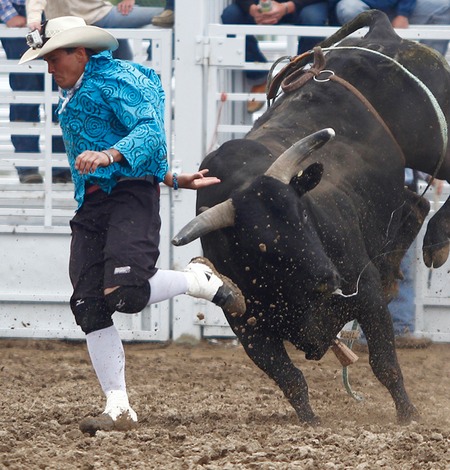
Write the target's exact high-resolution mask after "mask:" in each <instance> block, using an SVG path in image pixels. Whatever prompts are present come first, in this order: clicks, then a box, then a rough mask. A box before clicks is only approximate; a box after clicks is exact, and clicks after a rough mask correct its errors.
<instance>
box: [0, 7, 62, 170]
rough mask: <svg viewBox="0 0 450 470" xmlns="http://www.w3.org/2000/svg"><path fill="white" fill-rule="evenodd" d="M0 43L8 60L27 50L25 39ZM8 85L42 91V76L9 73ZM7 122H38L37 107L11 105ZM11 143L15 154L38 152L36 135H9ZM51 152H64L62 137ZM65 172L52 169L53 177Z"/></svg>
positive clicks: (22, 168) (20, 89)
mask: <svg viewBox="0 0 450 470" xmlns="http://www.w3.org/2000/svg"><path fill="white" fill-rule="evenodd" d="M16 8H17V6H16ZM23 14H24V15H25V12H23ZM1 41H2V45H3V49H4V50H5V53H6V57H7V58H8V59H19V58H20V57H22V55H23V53H24V52H25V51H27V50H28V46H27V43H26V41H25V39H22V38H3V39H2V40H1ZM9 84H10V87H11V90H13V91H43V90H44V76H43V74H39V73H32V74H29V73H27V74H25V73H11V74H10V75H9ZM53 84H54V87H55V88H54V89H56V84H55V83H53ZM53 112H54V111H53ZM9 120H10V122H39V121H40V116H39V105H38V104H11V105H10V107H9ZM55 121H56V118H55ZM11 142H12V144H13V146H14V149H15V152H16V153H39V152H40V148H39V136H38V135H11ZM52 151H53V152H58V153H65V152H66V150H65V148H64V143H63V140H62V137H60V136H54V137H53V138H52ZM67 171H69V170H68V169H67V168H53V176H56V175H60V174H62V173H66V172H67ZM37 172H38V170H37V168H36V167H17V173H18V174H19V175H26V174H31V173H37Z"/></svg>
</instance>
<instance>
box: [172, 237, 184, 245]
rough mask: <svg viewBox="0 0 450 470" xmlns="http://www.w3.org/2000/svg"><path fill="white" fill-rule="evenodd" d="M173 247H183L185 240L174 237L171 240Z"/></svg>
mask: <svg viewBox="0 0 450 470" xmlns="http://www.w3.org/2000/svg"><path fill="white" fill-rule="evenodd" d="M171 243H172V245H174V246H181V245H182V244H183V240H182V239H181V238H179V237H177V236H175V237H173V238H172V240H171Z"/></svg>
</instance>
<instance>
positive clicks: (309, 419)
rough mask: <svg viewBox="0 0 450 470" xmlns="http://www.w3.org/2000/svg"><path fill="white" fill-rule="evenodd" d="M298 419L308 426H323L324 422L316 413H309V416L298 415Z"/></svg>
mask: <svg viewBox="0 0 450 470" xmlns="http://www.w3.org/2000/svg"><path fill="white" fill-rule="evenodd" d="M297 416H298V419H299V421H300V422H301V423H302V424H308V425H309V426H312V427H316V426H320V425H321V424H322V420H321V419H320V418H319V417H318V416H316V415H315V414H314V413H308V415H307V416H305V414H304V413H303V414H302V413H297Z"/></svg>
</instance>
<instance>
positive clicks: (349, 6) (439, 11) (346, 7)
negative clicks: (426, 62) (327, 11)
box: [336, 0, 450, 56]
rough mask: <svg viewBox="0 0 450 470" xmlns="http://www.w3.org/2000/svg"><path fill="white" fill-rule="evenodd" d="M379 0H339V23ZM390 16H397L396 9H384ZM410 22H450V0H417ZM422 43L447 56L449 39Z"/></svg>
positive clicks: (419, 23)
mask: <svg viewBox="0 0 450 470" xmlns="http://www.w3.org/2000/svg"><path fill="white" fill-rule="evenodd" d="M378 5H379V0H378V1H377V0H365V1H362V0H339V2H338V3H337V4H336V17H337V20H338V22H339V24H344V23H347V22H348V21H350V20H352V19H353V18H354V17H355V16H357V15H359V14H360V13H362V12H363V11H366V10H370V9H372V8H377V6H378ZM384 11H385V13H386V14H387V15H388V16H389V18H391V19H393V18H394V17H395V16H396V13H395V11H392V10H384ZM409 23H410V24H417V25H446V26H448V25H449V24H450V0H417V1H416V6H415V7H414V10H413V11H412V14H411V15H410V17H409ZM421 43H422V44H426V45H427V46H429V47H432V48H433V49H435V50H437V51H438V52H440V53H441V54H442V55H444V56H445V54H446V52H447V48H448V41H439V40H428V41H426V40H424V41H421Z"/></svg>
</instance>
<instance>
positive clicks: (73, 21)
mask: <svg viewBox="0 0 450 470" xmlns="http://www.w3.org/2000/svg"><path fill="white" fill-rule="evenodd" d="M42 34H43V37H42V39H43V42H44V44H43V45H42V47H36V48H32V47H31V48H30V49H28V51H26V52H25V54H24V55H23V56H22V58H21V59H20V61H19V64H24V63H25V62H29V61H30V60H34V59H38V58H39V57H43V56H45V55H46V54H48V53H49V52H52V51H54V50H56V49H65V48H68V47H85V48H87V49H92V50H94V51H95V52H97V53H98V52H102V51H106V50H111V51H115V50H116V49H117V47H118V46H119V43H118V42H117V39H116V38H115V37H114V36H113V35H112V34H110V33H108V32H107V31H105V30H104V29H101V28H98V27H97V26H87V25H86V22H85V21H84V20H83V18H79V17H77V16H61V17H59V18H53V19H51V20H48V21H47V23H46V24H45V28H43V32H42Z"/></svg>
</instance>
